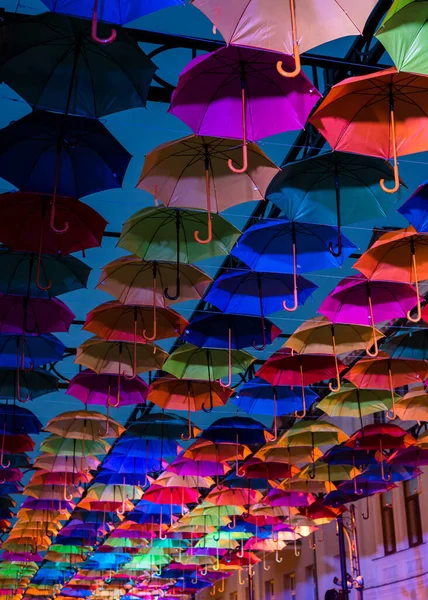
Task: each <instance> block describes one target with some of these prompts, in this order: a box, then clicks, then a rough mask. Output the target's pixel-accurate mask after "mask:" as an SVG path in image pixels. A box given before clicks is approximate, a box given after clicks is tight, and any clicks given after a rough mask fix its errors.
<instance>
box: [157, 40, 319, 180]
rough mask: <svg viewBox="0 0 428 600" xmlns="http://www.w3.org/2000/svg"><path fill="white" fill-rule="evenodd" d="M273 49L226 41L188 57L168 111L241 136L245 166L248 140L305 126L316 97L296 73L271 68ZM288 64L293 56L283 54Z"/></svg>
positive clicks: (218, 132) (211, 131)
mask: <svg viewBox="0 0 428 600" xmlns="http://www.w3.org/2000/svg"><path fill="white" fill-rule="evenodd" d="M279 58H282V57H281V56H280V55H278V54H277V53H276V52H268V51H263V50H257V49H254V48H242V47H239V46H225V47H224V48H221V49H220V50H217V51H216V52H212V53H211V54H204V55H202V56H198V57H196V58H195V59H193V60H192V61H191V62H190V63H189V64H188V65H187V67H186V68H185V69H184V71H183V72H182V73H181V75H180V79H179V81H178V85H177V88H176V90H175V91H174V94H173V96H172V102H171V107H170V109H169V110H170V112H171V113H172V114H174V115H175V116H177V117H178V118H179V119H181V120H182V121H184V122H185V123H186V124H187V125H188V126H189V127H190V128H191V129H192V130H193V131H194V132H195V133H197V134H199V135H205V136H210V135H212V136H218V137H222V138H242V139H243V160H242V168H235V167H234V166H233V164H232V161H231V160H229V167H230V169H231V170H232V171H233V172H235V173H244V172H245V171H246V170H247V167H248V154H247V150H248V149H247V143H248V140H250V141H256V140H259V139H261V138H264V137H268V136H271V135H275V134H277V133H283V132H285V131H294V130H297V129H301V128H302V127H304V124H305V122H306V120H307V118H308V115H309V113H310V112H311V110H312V108H313V107H314V105H315V104H316V103H317V101H318V99H319V98H320V94H319V92H318V90H316V88H315V87H314V86H313V85H312V83H311V82H310V81H309V80H308V79H307V78H306V77H305V75H303V74H302V73H300V74H299V75H298V76H297V77H295V78H294V79H293V80H289V79H286V78H284V77H282V76H281V75H280V74H279V73H278V71H277V68H276V65H277V62H278V59H279ZM283 58H284V63H285V65H286V66H287V67H289V68H290V69H293V68H294V64H293V63H294V60H293V58H292V57H290V56H289V57H283Z"/></svg>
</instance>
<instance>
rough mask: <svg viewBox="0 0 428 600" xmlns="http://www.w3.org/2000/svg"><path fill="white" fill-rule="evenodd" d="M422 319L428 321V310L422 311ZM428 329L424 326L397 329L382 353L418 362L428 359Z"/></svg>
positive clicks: (385, 344)
mask: <svg viewBox="0 0 428 600" xmlns="http://www.w3.org/2000/svg"><path fill="white" fill-rule="evenodd" d="M422 318H423V319H424V321H425V322H426V321H427V318H428V314H427V309H426V308H425V307H424V308H423V309H422ZM427 334H428V327H427V326H424V325H422V324H419V326H413V327H403V328H402V329H397V330H396V331H395V333H394V335H392V336H391V337H389V338H388V339H387V340H386V342H385V343H384V344H382V352H386V353H387V354H389V356H391V358H411V359H416V360H427V359H428V337H427Z"/></svg>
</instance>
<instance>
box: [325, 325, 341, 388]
mask: <svg viewBox="0 0 428 600" xmlns="http://www.w3.org/2000/svg"><path fill="white" fill-rule="evenodd" d="M331 339H332V341H333V355H334V366H335V368H336V381H337V386H336V387H334V386H333V384H332V383H331V382H330V383H329V384H328V387H329V390H330V391H331V392H340V390H341V384H340V371H339V363H338V362H337V353H336V336H335V335H334V326H333V325H332V335H331Z"/></svg>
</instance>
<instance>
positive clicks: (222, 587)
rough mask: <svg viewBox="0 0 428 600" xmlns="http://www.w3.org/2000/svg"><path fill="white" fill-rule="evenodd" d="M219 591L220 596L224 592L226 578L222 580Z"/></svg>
mask: <svg viewBox="0 0 428 600" xmlns="http://www.w3.org/2000/svg"><path fill="white" fill-rule="evenodd" d="M218 591H219V592H220V594H222V593H223V592H224V578H223V579H222V580H221V586H220V587H219V588H218Z"/></svg>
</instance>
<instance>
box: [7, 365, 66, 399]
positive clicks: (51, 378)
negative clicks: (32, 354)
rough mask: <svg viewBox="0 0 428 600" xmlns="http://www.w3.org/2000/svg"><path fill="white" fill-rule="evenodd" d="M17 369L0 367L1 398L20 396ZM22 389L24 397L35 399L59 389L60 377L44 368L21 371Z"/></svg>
mask: <svg viewBox="0 0 428 600" xmlns="http://www.w3.org/2000/svg"><path fill="white" fill-rule="evenodd" d="M17 383H18V382H17V373H16V369H4V368H2V369H0V398H10V399H15V398H17V396H18V386H17ZM20 389H21V394H22V396H23V397H27V396H29V399H31V400H35V399H36V398H40V396H45V395H46V394H51V393H52V392H56V391H57V389H58V379H57V378H56V377H55V375H54V374H53V373H49V372H48V371H45V370H44V369H33V370H32V371H22V372H21V373H20Z"/></svg>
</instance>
